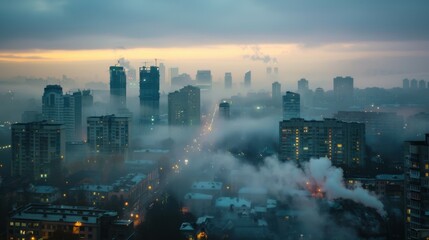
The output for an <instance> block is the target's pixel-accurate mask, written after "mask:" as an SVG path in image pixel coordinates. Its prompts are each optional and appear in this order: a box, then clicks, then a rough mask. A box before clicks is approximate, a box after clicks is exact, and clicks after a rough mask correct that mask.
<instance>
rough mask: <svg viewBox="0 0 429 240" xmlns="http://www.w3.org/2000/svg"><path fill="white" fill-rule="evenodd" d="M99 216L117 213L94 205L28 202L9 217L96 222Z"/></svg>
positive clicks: (115, 214) (112, 215)
mask: <svg viewBox="0 0 429 240" xmlns="http://www.w3.org/2000/svg"><path fill="white" fill-rule="evenodd" d="M101 216H111V217H115V216H117V213H116V212H110V211H107V210H101V209H97V208H94V207H78V206H65V205H42V204H30V205H27V206H25V207H23V208H20V209H18V210H16V211H15V212H14V213H13V214H12V215H11V217H10V219H11V220H14V221H16V220H32V221H50V222H67V223H76V222H81V223H83V224H96V223H97V222H98V219H99V218H100V217H101Z"/></svg>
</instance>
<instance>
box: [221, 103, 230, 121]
mask: <svg viewBox="0 0 429 240" xmlns="http://www.w3.org/2000/svg"><path fill="white" fill-rule="evenodd" d="M219 117H220V118H222V119H230V117H231V111H230V107H229V103H228V102H227V101H222V102H221V103H219Z"/></svg>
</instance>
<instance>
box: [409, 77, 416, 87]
mask: <svg viewBox="0 0 429 240" xmlns="http://www.w3.org/2000/svg"><path fill="white" fill-rule="evenodd" d="M410 88H412V89H417V80H416V79H412V80H411V81H410Z"/></svg>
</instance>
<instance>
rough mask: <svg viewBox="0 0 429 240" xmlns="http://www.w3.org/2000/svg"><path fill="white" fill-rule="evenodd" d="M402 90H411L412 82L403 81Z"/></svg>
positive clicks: (406, 79)
mask: <svg viewBox="0 0 429 240" xmlns="http://www.w3.org/2000/svg"><path fill="white" fill-rule="evenodd" d="M402 88H403V89H409V88H410V80H408V78H405V79H404V80H402Z"/></svg>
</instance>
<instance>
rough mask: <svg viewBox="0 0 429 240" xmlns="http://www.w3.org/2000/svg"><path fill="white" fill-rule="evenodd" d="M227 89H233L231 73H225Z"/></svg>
mask: <svg viewBox="0 0 429 240" xmlns="http://www.w3.org/2000/svg"><path fill="white" fill-rule="evenodd" d="M224 81H225V83H224V84H225V89H231V88H232V74H231V73H230V72H227V73H225V78H224Z"/></svg>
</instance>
